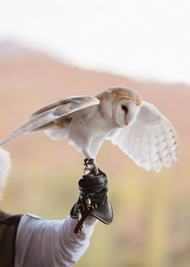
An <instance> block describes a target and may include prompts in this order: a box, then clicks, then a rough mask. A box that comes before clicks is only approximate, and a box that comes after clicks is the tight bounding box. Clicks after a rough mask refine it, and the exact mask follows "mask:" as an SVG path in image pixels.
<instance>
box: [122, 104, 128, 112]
mask: <svg viewBox="0 0 190 267" xmlns="http://www.w3.org/2000/svg"><path fill="white" fill-rule="evenodd" d="M121 108H122V109H123V110H124V111H125V113H127V112H128V108H127V107H126V106H124V105H122V106H121Z"/></svg>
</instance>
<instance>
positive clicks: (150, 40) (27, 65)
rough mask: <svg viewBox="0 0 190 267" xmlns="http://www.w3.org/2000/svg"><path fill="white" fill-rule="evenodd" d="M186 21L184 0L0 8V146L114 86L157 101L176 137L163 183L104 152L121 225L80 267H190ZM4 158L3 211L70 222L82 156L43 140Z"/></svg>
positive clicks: (112, 149) (98, 236) (102, 234)
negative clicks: (74, 100) (7, 165)
mask: <svg viewBox="0 0 190 267" xmlns="http://www.w3.org/2000/svg"><path fill="white" fill-rule="evenodd" d="M189 12H190V3H189V1H185V0H184V1H178V0H175V1H174V0H160V1H155V0H153V1H152V0H135V1H128V0H125V1H124V0H117V1H114V0H113V1H111V0H109V1H105V0H101V1H100V0H91V1H87V0H86V1H85V0H81V1H76V0H73V1H68V0H49V1H47V0H46V1H45V0H38V1H37V0H33V1H30V0H28V1H24V0H17V1H13V0H12V1H11V0H6V1H0V139H3V138H4V137H5V136H6V135H7V134H8V133H9V132H10V131H12V130H14V129H15V128H16V127H17V126H19V125H20V124H22V123H24V122H25V121H26V119H27V117H29V116H30V115H31V114H32V113H33V112H34V111H36V110H38V109H39V108H41V107H43V106H44V105H47V104H49V103H51V102H53V101H55V100H57V99H60V98H64V97H68V96H72V95H94V94H96V93H98V92H100V91H102V90H104V89H106V88H108V87H112V86H118V85H121V86H126V87H129V88H133V89H134V90H136V91H137V92H138V93H139V94H140V95H141V97H142V99H143V100H145V101H148V102H150V103H153V104H154V105H155V106H156V107H157V108H158V109H159V110H160V111H161V112H162V113H163V114H164V115H165V116H166V117H167V118H168V119H169V120H170V121H171V122H172V124H173V125H174V127H175V128H176V130H177V133H178V135H179V141H180V158H179V161H178V162H177V163H176V162H173V164H172V166H171V168H170V169H167V168H165V167H163V169H162V171H161V173H155V172H154V171H150V172H146V171H145V170H144V169H142V168H139V167H138V166H136V165H135V164H134V163H133V161H132V160H131V159H129V158H128V157H127V156H126V155H124V153H123V152H122V151H120V149H119V148H118V147H116V146H114V145H112V143H111V142H109V141H106V142H105V143H104V144H103V146H102V148H101V150H100V152H99V154H98V157H97V162H98V164H99V165H100V167H101V169H102V170H103V171H105V172H106V173H107V175H108V179H109V198H110V200H111V202H112V204H113V206H114V213H115V217H114V221H113V223H112V224H111V225H109V226H106V225H103V224H102V223H98V224H97V226H96V228H95V231H94V234H93V236H92V238H91V244H90V247H89V248H88V250H87V251H86V253H85V254H84V256H83V257H82V258H81V259H80V260H79V262H78V263H77V264H76V265H75V266H78V267H80V266H88V267H95V266H104V267H105V266H106V267H115V266H118V267H125V266H126V267H157V266H158V267H165V266H167V267H186V266H189V263H190V164H189V148H190V146H189V145H190V142H189V136H190V120H189V114H190V106H189V97H190V75H189V70H190V49H189V47H190V37H189V27H190V17H189ZM3 148H4V149H6V150H7V151H9V152H10V154H11V160H12V169H11V171H10V175H9V178H8V181H7V186H6V188H5V190H4V198H3V200H2V201H1V204H0V207H1V209H3V210H5V211H7V212H9V213H13V214H18V213H26V212H31V213H34V214H36V215H38V216H41V217H43V218H46V219H63V218H65V217H67V216H68V215H69V212H70V209H71V207H72V205H73V203H74V202H75V201H76V200H77V198H78V189H77V187H78V185H77V183H78V180H79V179H80V178H81V176H82V174H83V155H82V154H80V153H78V152H77V151H76V150H75V148H74V147H72V146H69V144H68V140H67V139H65V140H62V141H61V142H53V141H52V140H51V139H50V138H49V137H48V136H46V135H45V134H44V133H36V134H32V135H25V136H21V137H19V138H17V139H15V140H13V141H11V142H10V143H8V144H6V145H4V147H3Z"/></svg>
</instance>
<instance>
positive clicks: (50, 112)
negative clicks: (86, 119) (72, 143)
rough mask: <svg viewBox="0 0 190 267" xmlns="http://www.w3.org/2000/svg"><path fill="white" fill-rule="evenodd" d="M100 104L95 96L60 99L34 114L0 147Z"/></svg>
mask: <svg viewBox="0 0 190 267" xmlns="http://www.w3.org/2000/svg"><path fill="white" fill-rule="evenodd" d="M98 104H99V100H98V99H97V98H96V97H93V96H76V97H70V98H64V99H60V100H58V101H56V102H54V103H52V104H50V105H48V106H46V107H44V108H42V109H40V110H38V111H37V112H35V113H34V114H32V115H31V116H30V117H29V118H28V120H27V122H26V123H24V124H22V125H21V126H19V127H18V128H17V129H15V130H14V131H13V132H11V133H10V134H9V135H8V136H7V137H5V138H4V139H3V140H2V141H0V146H2V145H3V144H5V143H7V142H8V141H10V140H12V139H14V138H16V137H18V136H20V135H22V134H28V133H31V132H35V131H42V130H45V129H46V128H47V127H48V124H51V123H52V122H58V123H59V122H60V121H61V118H62V117H65V116H68V115H70V114H72V113H73V112H76V111H78V110H81V109H84V108H87V107H90V106H93V105H98ZM46 126H47V127H46Z"/></svg>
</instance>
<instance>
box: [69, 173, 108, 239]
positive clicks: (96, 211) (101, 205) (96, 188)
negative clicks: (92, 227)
mask: <svg viewBox="0 0 190 267" xmlns="http://www.w3.org/2000/svg"><path fill="white" fill-rule="evenodd" d="M107 192H108V180H107V177H106V176H104V175H102V174H100V175H95V173H94V172H90V173H88V174H86V175H84V176H83V178H82V179H81V180H79V199H78V201H77V202H76V203H75V204H74V206H73V207H72V209H71V212H70V216H71V218H73V219H76V218H77V219H78V224H77V226H76V228H75V233H77V234H79V233H80V231H81V230H82V225H83V223H84V221H85V219H86V218H87V216H88V215H91V216H94V217H95V218H97V219H98V220H100V221H101V222H103V223H105V224H110V223H111V222H112V220H113V208H112V205H111V202H110V201H109V200H108V196H107Z"/></svg>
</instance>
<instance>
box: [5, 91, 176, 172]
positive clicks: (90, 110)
mask: <svg viewBox="0 0 190 267" xmlns="http://www.w3.org/2000/svg"><path fill="white" fill-rule="evenodd" d="M39 131H44V132H45V133H46V134H47V135H48V136H49V137H50V138H51V139H53V140H61V139H63V138H65V137H68V139H69V140H70V144H72V145H74V146H75V147H76V148H77V149H78V150H79V151H80V152H82V153H83V154H84V157H85V164H86V169H89V170H94V171H95V172H96V173H98V172H100V169H99V167H98V165H97V163H96V162H95V158H96V155H97V154H98V151H99V149H100V147H101V145H102V143H103V142H104V140H105V139H109V140H111V142H112V143H113V144H114V145H118V146H119V148H120V149H121V150H122V151H123V152H124V153H125V154H127V155H128V156H129V157H130V158H131V159H133V161H134V162H135V163H136V164H137V165H138V166H141V167H143V168H144V169H146V170H147V171H149V170H151V169H154V170H155V171H156V172H160V170H161V168H162V165H164V166H166V167H170V165H171V161H172V159H173V160H175V161H177V159H178V154H179V147H178V137H177V133H176V131H175V129H174V127H173V126H172V124H171V123H170V121H169V120H168V119H167V118H166V117H164V116H163V115H162V114H161V113H160V112H159V111H158V109H157V108H156V107H155V106H154V105H152V104H149V103H148V102H145V101H142V100H141V97H140V95H139V94H138V93H137V92H135V91H134V90H132V89H128V88H125V87H112V88H108V89H106V90H104V91H102V92H100V93H99V94H97V95H95V96H76V97H68V98H64V99H60V100H58V101H56V102H54V103H52V104H50V105H48V106H45V107H43V108H42V109H40V110H38V111H37V112H35V113H34V114H32V115H31V116H30V117H29V118H28V120H27V122H26V123H24V124H23V125H21V126H20V127H18V128H17V129H16V130H14V131H13V132H12V133H10V134H9V135H8V136H7V137H5V138H4V139H3V140H2V141H1V142H0V146H2V145H3V144H5V143H7V142H8V141H10V140H12V139H14V138H16V137H18V136H20V135H22V134H29V133H34V132H39ZM0 151H1V152H0V168H1V169H2V170H0V172H1V174H3V175H4V176H5V175H6V173H7V170H8V167H9V155H8V153H6V151H4V150H3V149H2V148H1V150H0ZM3 162H4V165H5V167H4V166H3ZM6 166H7V168H6ZM3 167H4V169H3Z"/></svg>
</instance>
